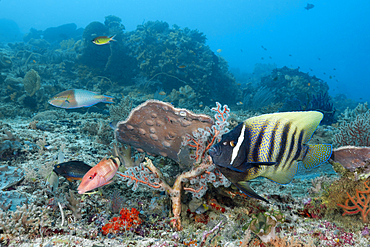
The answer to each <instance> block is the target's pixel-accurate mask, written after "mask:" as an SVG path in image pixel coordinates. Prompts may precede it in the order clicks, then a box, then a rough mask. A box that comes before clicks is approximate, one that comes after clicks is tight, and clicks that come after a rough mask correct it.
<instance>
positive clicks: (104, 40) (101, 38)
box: [91, 35, 117, 45]
mask: <svg viewBox="0 0 370 247" xmlns="http://www.w3.org/2000/svg"><path fill="white" fill-rule="evenodd" d="M114 37H116V35H113V36H111V37H108V36H99V37H96V38H95V39H93V40H92V41H91V42H93V43H94V44H95V45H106V44H109V42H110V41H117V40H115V39H114Z"/></svg>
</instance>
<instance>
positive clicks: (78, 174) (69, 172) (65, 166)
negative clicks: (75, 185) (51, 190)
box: [54, 160, 92, 182]
mask: <svg viewBox="0 0 370 247" xmlns="http://www.w3.org/2000/svg"><path fill="white" fill-rule="evenodd" d="M91 168H92V166H89V165H87V164H85V163H84V162H82V161H78V160H73V161H68V162H64V163H60V164H56V165H55V166H54V172H55V173H56V174H58V175H60V176H63V177H65V178H66V179H67V180H68V181H70V182H72V181H75V180H81V179H82V178H83V176H85V174H86V172H88V171H89V170H90V169H91Z"/></svg>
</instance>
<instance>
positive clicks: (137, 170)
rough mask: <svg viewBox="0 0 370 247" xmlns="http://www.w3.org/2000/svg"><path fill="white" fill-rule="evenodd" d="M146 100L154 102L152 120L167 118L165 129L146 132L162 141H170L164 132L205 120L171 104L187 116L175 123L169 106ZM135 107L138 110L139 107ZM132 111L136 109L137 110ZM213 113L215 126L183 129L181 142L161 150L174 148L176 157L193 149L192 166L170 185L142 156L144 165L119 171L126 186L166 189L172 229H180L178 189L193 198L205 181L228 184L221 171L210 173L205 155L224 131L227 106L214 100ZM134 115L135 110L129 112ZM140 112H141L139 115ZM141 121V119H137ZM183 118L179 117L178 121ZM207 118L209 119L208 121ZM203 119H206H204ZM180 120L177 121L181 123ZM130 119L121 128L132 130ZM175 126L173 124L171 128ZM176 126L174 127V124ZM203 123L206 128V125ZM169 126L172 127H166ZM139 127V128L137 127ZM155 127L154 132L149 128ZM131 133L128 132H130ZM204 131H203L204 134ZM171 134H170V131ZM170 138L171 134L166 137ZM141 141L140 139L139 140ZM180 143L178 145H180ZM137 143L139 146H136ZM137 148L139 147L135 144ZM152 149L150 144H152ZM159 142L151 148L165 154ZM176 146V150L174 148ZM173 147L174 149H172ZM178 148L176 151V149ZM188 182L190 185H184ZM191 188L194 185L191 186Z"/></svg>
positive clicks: (208, 159)
mask: <svg viewBox="0 0 370 247" xmlns="http://www.w3.org/2000/svg"><path fill="white" fill-rule="evenodd" d="M149 103H152V104H154V103H157V104H156V105H155V107H153V106H152V107H151V108H150V109H152V110H151V111H150V114H151V115H152V116H153V115H154V116H155V119H163V118H165V119H166V118H167V120H168V121H169V122H170V123H171V125H170V126H168V128H167V130H166V132H164V133H163V134H161V136H159V134H160V133H161V132H160V131H156V129H154V128H153V129H152V131H150V129H149V133H153V134H154V133H155V134H158V136H156V138H155V139H156V140H158V139H162V138H164V139H165V140H171V139H173V138H171V139H168V138H167V136H168V132H173V131H175V132H176V134H179V133H180V131H182V128H183V126H187V127H190V126H192V125H193V124H199V123H198V122H196V121H195V120H198V119H203V121H205V120H207V118H205V116H195V115H193V114H191V113H189V112H186V111H185V110H184V109H175V108H173V107H172V109H171V110H173V111H174V112H175V113H176V114H174V115H175V116H176V115H177V114H179V115H180V116H183V117H187V118H188V119H186V121H187V122H185V124H177V125H175V124H176V120H175V118H174V117H173V116H169V115H168V114H169V106H168V105H166V104H163V103H160V102H149ZM144 107H146V104H144V105H143V106H142V107H141V108H144ZM141 108H139V109H138V110H140V109H141ZM163 109H167V110H166V111H165V112H162V110H163ZM138 110H136V111H138ZM213 111H214V112H216V114H215V118H216V119H217V121H216V123H215V125H212V126H211V128H210V127H208V126H207V125H204V128H205V129H201V128H198V130H196V129H195V130H194V131H192V132H190V133H189V131H188V132H187V131H185V132H184V134H183V135H181V136H179V138H178V140H181V139H183V140H184V141H183V142H180V143H178V144H179V145H172V146H171V145H166V147H168V148H172V149H171V150H169V149H165V150H166V151H168V152H169V153H171V152H173V151H175V150H176V152H175V155H174V156H172V157H171V156H170V155H168V156H169V157H171V158H173V159H177V153H180V151H181V150H182V149H188V148H189V147H190V148H191V149H190V154H191V153H192V152H193V153H194V155H190V156H191V160H192V161H193V165H192V166H191V167H190V170H188V171H184V172H182V173H181V174H180V175H178V176H177V177H176V180H175V182H174V184H173V185H172V187H171V186H170V185H169V184H168V183H167V182H166V180H165V178H164V176H163V174H162V173H161V171H160V170H159V169H158V168H157V167H155V166H154V165H153V163H152V161H151V160H150V159H148V158H147V159H146V162H145V163H144V164H141V165H140V167H132V168H129V169H127V171H126V172H125V173H124V174H120V173H119V175H120V176H122V177H123V178H124V180H126V181H128V185H131V184H134V186H133V190H136V189H137V187H138V185H139V184H144V185H146V186H148V187H151V188H154V189H158V190H161V191H166V192H167V194H168V195H169V196H170V197H171V200H172V212H173V215H174V217H173V219H172V220H171V222H172V226H173V227H174V228H177V230H180V229H181V228H182V227H181V221H180V213H181V192H182V190H183V189H184V190H186V191H189V192H191V193H193V195H194V196H195V197H198V198H200V197H202V196H203V195H204V193H205V191H206V190H207V182H211V183H213V184H214V185H215V186H216V187H217V186H219V185H221V184H222V185H224V186H229V185H230V182H229V181H228V180H227V179H226V178H225V177H223V175H222V174H220V173H217V172H213V169H214V166H213V163H212V160H211V158H210V156H209V155H208V153H207V151H208V149H209V148H210V147H211V146H212V145H213V144H214V143H216V142H217V141H218V140H219V138H220V137H221V135H222V134H223V133H225V132H226V131H227V128H226V126H227V125H228V123H227V118H228V116H229V111H230V110H229V108H228V107H227V106H226V105H225V106H224V107H223V109H222V107H221V105H220V104H219V103H217V108H214V109H213ZM133 114H136V113H131V115H133ZM131 115H130V116H131ZM140 115H141V114H140ZM141 121H143V120H141ZM182 121H183V119H182V120H181V122H182ZM208 121H209V120H208ZM208 121H207V122H208ZM145 122H147V123H148V124H149V126H153V125H154V123H153V120H145ZM181 122H180V123H181ZM128 123H130V121H126V122H125V123H122V125H123V124H125V125H126V126H124V127H125V128H127V127H128V128H129V129H131V130H133V129H135V128H134V127H133V126H132V125H131V124H130V125H129V124H128ZM163 125H164V124H163V123H162V122H161V124H160V125H157V126H159V127H162V126H163ZM174 126H175V127H174ZM176 126H177V127H176ZM206 126H207V127H206ZM170 128H173V129H170ZM139 130H140V129H139ZM153 130H155V131H153ZM116 131H118V133H117V132H116V136H117V135H118V134H119V135H121V134H122V132H123V131H122V128H121V129H120V128H118V129H117V130H116ZM131 132H132V131H131ZM141 133H144V134H146V133H147V132H146V131H145V130H144V129H142V130H141ZM205 133H207V134H205ZM124 134H127V132H125V133H124ZM170 135H173V134H170ZM170 137H171V136H170ZM121 138H122V136H121V137H120V138H119V140H122V141H123V140H124V139H123V138H122V139H121ZM129 138H131V139H132V138H133V137H132V136H129ZM127 139H128V138H125V140H126V141H127ZM135 139H136V138H135ZM141 141H143V140H142V139H141ZM138 144H141V147H142V146H143V145H144V144H143V143H141V142H138V140H137V141H136V145H138ZM180 144H181V145H180ZM138 146H139V145H138ZM139 147H140V146H139ZM152 148H153V147H152ZM160 148H162V145H160V146H158V148H157V149H153V150H154V151H155V152H159V153H160V154H162V155H163V154H165V153H164V151H161V149H160ZM175 148H176V149H175ZM174 149H175V150H174ZM177 150H179V151H177ZM186 153H187V155H189V152H186ZM187 182H190V184H185V185H183V183H187ZM194 187H195V188H194Z"/></svg>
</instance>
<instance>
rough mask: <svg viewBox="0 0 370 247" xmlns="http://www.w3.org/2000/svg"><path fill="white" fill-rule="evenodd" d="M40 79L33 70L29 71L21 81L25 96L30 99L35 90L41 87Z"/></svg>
mask: <svg viewBox="0 0 370 247" xmlns="http://www.w3.org/2000/svg"><path fill="white" fill-rule="evenodd" d="M40 81H41V78H40V76H39V73H37V71H35V70H34V69H31V70H29V71H28V72H27V73H26V75H25V76H24V79H23V85H24V90H25V91H26V93H27V95H28V96H30V97H32V96H33V95H34V94H35V93H36V91H37V90H39V89H40V87H41V83H40Z"/></svg>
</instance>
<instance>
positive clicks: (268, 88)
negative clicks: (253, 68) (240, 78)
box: [243, 67, 332, 112]
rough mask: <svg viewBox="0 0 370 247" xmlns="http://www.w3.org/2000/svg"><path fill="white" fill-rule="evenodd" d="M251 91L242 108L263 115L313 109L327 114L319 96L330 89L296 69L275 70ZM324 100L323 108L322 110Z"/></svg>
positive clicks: (247, 91) (245, 94)
mask: <svg viewBox="0 0 370 247" xmlns="http://www.w3.org/2000/svg"><path fill="white" fill-rule="evenodd" d="M262 88H263V89H262ZM251 89H252V90H246V91H245V93H244V99H243V106H244V107H245V108H246V109H249V105H251V106H252V109H254V110H262V111H263V112H273V111H277V110H280V111H297V110H306V109H308V108H309V107H310V106H312V107H315V108H317V107H319V108H320V109H321V108H325V109H322V110H323V111H324V110H325V111H327V110H326V109H327V106H328V105H327V103H326V99H327V98H324V97H322V96H325V95H327V94H328V89H329V86H328V85H327V83H326V82H323V81H322V80H321V79H318V78H316V77H315V76H309V75H308V74H306V73H303V72H300V71H299V69H290V68H287V67H283V68H277V69H274V70H273V71H272V73H271V74H270V75H268V76H265V77H262V78H261V81H260V83H258V84H255V85H252V87H251ZM314 95H315V97H314ZM318 95H321V96H318ZM313 99H314V100H313ZM323 100H324V101H325V105H324V106H325V107H324V106H322V101H323ZM331 106H332V105H331Z"/></svg>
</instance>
